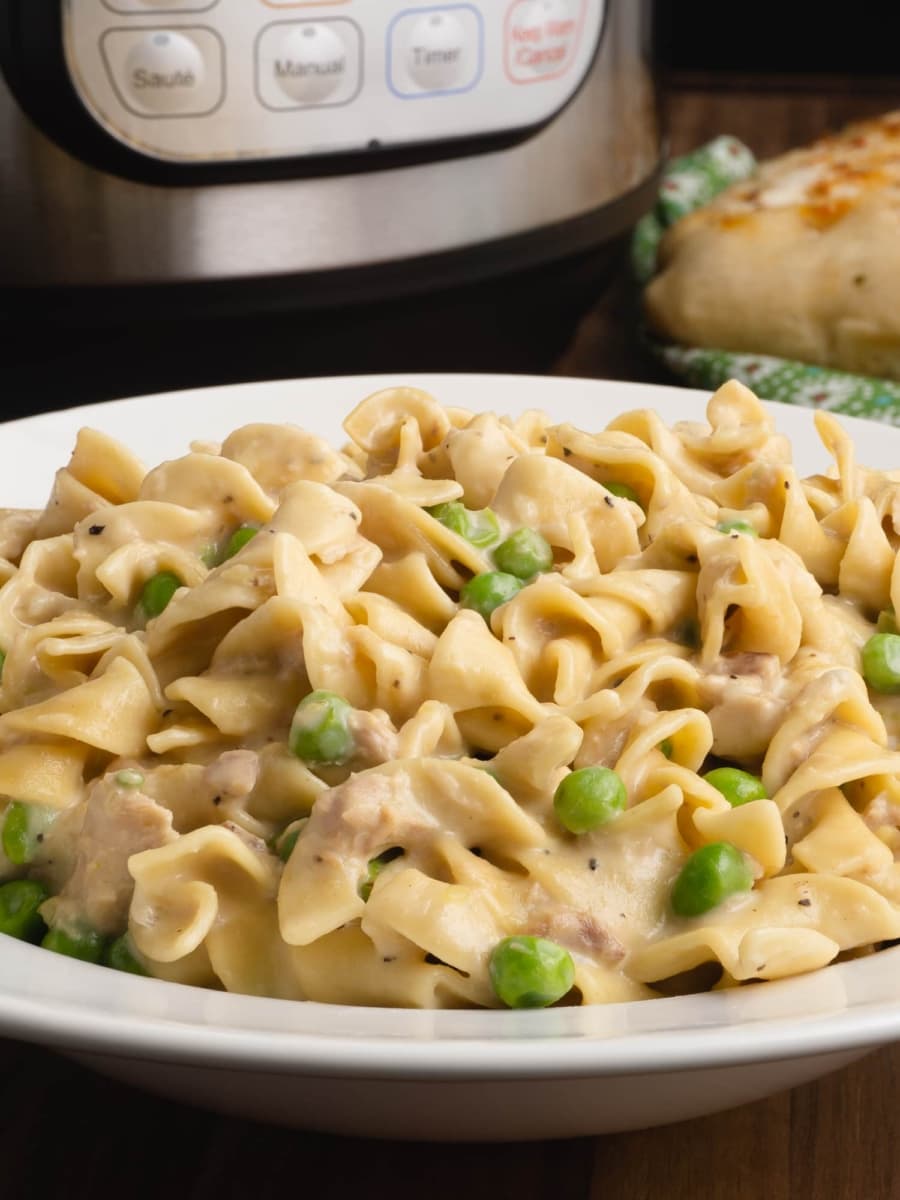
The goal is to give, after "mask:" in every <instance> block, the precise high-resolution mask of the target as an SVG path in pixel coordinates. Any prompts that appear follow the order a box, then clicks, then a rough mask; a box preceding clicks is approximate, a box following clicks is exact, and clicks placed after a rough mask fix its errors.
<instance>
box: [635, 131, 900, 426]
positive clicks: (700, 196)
mask: <svg viewBox="0 0 900 1200" xmlns="http://www.w3.org/2000/svg"><path fill="white" fill-rule="evenodd" d="M755 168H756V160H755V159H754V157H753V155H752V154H751V152H750V151H749V150H748V149H747V147H746V146H744V145H743V144H742V143H741V142H739V141H738V140H737V139H736V138H733V137H719V138H716V139H715V141H712V142H709V143H708V144H707V145H706V146H701V147H700V148H699V149H698V150H695V151H693V152H692V153H691V154H685V155H684V156H683V157H681V158H675V159H673V160H672V161H671V162H670V163H669V165H668V167H667V168H666V170H665V172H664V173H663V178H662V183H661V185H660V190H659V198H658V200H657V202H656V206H655V207H654V209H653V211H652V212H649V213H647V215H646V216H645V217H642V218H641V220H640V221H639V222H638V224H637V226H636V227H635V231H634V235H633V238H632V243H631V264H632V271H633V274H634V277H635V279H636V280H637V282H638V283H639V284H640V285H641V286H643V285H644V284H645V283H647V281H648V280H649V279H651V278H652V276H653V275H654V273H655V272H656V260H657V251H658V249H659V242H660V238H661V237H662V235H663V233H664V232H665V230H666V229H667V228H668V227H669V226H670V225H672V224H673V223H674V222H675V221H677V220H678V218H679V217H683V216H684V215H685V214H686V213H689V212H693V211H694V209H697V208H700V207H701V206H702V205H704V204H707V203H708V202H709V201H710V200H712V198H713V196H715V195H717V193H719V192H721V191H722V190H723V189H724V188H726V187H728V186H729V185H730V184H732V183H736V182H737V181H738V180H739V179H746V178H747V176H748V175H751V174H752V173H753V171H754V170H755ZM647 342H648V345H649V346H650V348H651V350H652V351H653V353H654V354H655V355H656V356H657V357H658V358H659V359H661V360H662V362H664V363H665V365H666V366H667V367H668V368H669V370H670V371H672V372H673V373H674V374H675V375H677V376H679V378H681V379H683V380H684V381H685V383H688V384H690V385H691V386H692V387H699V388H704V389H707V390H710V389H715V388H717V387H719V385H720V384H722V383H725V381H726V380H728V379H739V380H740V381H741V382H742V383H745V384H747V386H748V387H751V388H752V389H753V391H754V392H755V393H756V394H757V395H758V396H761V397H763V399H765V400H780V401H781V402H782V403H784V404H803V405H806V406H807V407H809V408H827V409H830V410H831V411H832V412H839V413H846V414H848V415H850V416H854V417H869V418H870V419H871V420H874V421H884V422H885V423H886V424H888V425H900V383H896V382H894V381H893V380H889V379H875V378H873V377H871V376H867V375H851V374H850V373H849V372H847V371H835V370H832V369H831V368H830V367H817V366H811V365H810V364H809V363H801V362H792V361H791V360H789V359H785V358H774V357H772V356H771V355H768V354H738V353H735V352H733V351H730V350H716V349H707V348H700V347H692V346H678V345H673V344H671V343H663V342H659V341H656V340H654V339H653V338H650V337H648V338H647Z"/></svg>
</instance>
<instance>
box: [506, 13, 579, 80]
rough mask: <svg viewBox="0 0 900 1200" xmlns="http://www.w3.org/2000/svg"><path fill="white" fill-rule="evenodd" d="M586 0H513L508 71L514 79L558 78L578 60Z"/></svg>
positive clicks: (508, 23)
mask: <svg viewBox="0 0 900 1200" xmlns="http://www.w3.org/2000/svg"><path fill="white" fill-rule="evenodd" d="M582 6H583V0H513V3H512V5H511V6H510V8H509V11H508V13H507V18H506V36H505V43H506V73H507V75H508V76H509V78H510V79H511V80H512V81H513V83H535V82H536V81H538V80H540V79H555V78H556V77H557V76H559V75H562V74H563V73H564V72H565V71H567V70H568V69H569V67H570V66H571V65H572V63H573V62H574V60H575V54H576V51H577V49H578V42H579V39H580V36H581V26H582V11H581V10H582Z"/></svg>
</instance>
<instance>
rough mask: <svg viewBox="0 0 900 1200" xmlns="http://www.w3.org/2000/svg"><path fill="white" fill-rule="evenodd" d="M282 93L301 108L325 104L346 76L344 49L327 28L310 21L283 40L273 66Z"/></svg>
mask: <svg viewBox="0 0 900 1200" xmlns="http://www.w3.org/2000/svg"><path fill="white" fill-rule="evenodd" d="M272 69H273V71H274V73H275V79H276V80H277V82H278V86H279V87H280V88H281V90H282V91H283V92H284V93H285V94H286V95H288V96H290V97H291V99H292V100H298V101H299V102H300V103H301V104H316V103H318V102H320V101H322V100H325V99H326V98H327V97H328V96H330V95H331V94H332V92H336V91H337V89H338V88H339V87H340V86H341V83H342V82H343V80H344V78H345V77H346V74H347V47H346V46H345V45H344V42H343V41H342V39H341V38H340V37H339V36H338V35H337V34H336V33H335V32H334V30H333V29H329V28H328V26H327V25H320V24H319V23H318V22H315V21H310V22H309V24H307V25H303V26H302V28H299V29H292V30H291V31H290V33H288V34H286V35H285V37H284V39H283V40H282V43H281V47H280V52H279V53H278V55H277V56H276V58H275V60H274V62H273V63H272Z"/></svg>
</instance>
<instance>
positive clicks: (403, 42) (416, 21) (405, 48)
mask: <svg viewBox="0 0 900 1200" xmlns="http://www.w3.org/2000/svg"><path fill="white" fill-rule="evenodd" d="M483 42H484V37H483V27H482V22H481V16H480V14H479V13H478V11H477V10H476V9H475V8H473V7H472V6H471V5H469V4H456V5H447V6H446V7H442V8H419V9H410V10H408V11H407V12H404V13H400V14H399V15H398V16H397V17H395V18H394V20H393V21H392V22H391V25H390V28H389V30H388V85H389V86H390V88H391V90H392V91H393V92H395V93H396V94H397V95H399V96H404V97H406V98H413V97H416V96H433V95H439V94H440V93H442V92H447V93H452V92H465V91H468V90H469V89H470V88H473V87H474V86H475V84H476V83H477V82H478V80H479V79H480V77H481V71H482V59H483Z"/></svg>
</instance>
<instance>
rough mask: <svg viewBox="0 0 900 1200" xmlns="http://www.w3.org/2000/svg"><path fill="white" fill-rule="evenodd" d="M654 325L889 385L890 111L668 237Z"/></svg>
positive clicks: (805, 153) (762, 176) (787, 163)
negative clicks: (886, 381)
mask: <svg viewBox="0 0 900 1200" xmlns="http://www.w3.org/2000/svg"><path fill="white" fill-rule="evenodd" d="M659 268H660V269H659V273H658V274H657V275H656V277H655V278H654V279H653V280H652V281H651V282H650V284H649V285H648V287H647V289H646V291H645V295H644V301H645V312H646V317H647V321H648V324H649V326H650V327H651V329H652V330H653V331H654V332H655V333H657V334H659V335H662V336H664V337H666V338H669V339H672V340H674V341H677V342H682V343H685V344H687V345H692V346H708V347H717V348H719V349H723V350H733V351H741V352H750V353H755V354H774V355H779V356H781V357H784V358H791V359H798V360H800V361H802V362H809V363H818V364H820V365H822V366H830V367H839V368H842V369H843V370H846V371H853V372H857V373H860V374H866V375H879V376H884V377H889V378H894V379H900V112H892V113H888V114H886V115H885V116H882V117H878V118H876V119H874V120H870V121H865V122H861V123H859V124H855V125H851V126H849V127H848V128H847V129H845V130H843V131H842V132H841V133H838V134H835V135H833V136H829V137H825V138H822V139H821V140H820V141H817V142H815V143H814V144H813V145H812V146H809V147H806V148H804V149H800V150H794V151H791V152H790V153H788V154H784V155H782V156H780V157H779V158H775V159H772V160H770V161H769V162H767V163H764V164H763V165H762V166H761V167H760V169H759V170H758V172H757V173H756V174H755V175H754V176H753V177H752V178H751V179H748V180H745V181H743V182H741V183H738V184H734V185H733V186H731V187H729V188H728V189H726V190H725V191H724V192H722V193H721V194H720V195H719V196H717V197H716V199H715V200H713V201H712V203H710V204H708V205H706V206H704V207H703V208H700V209H698V210H697V211H695V212H693V213H690V214H689V215H688V216H686V217H683V218H682V219H681V220H680V221H677V222H676V224H675V225H673V226H672V228H671V229H670V230H668V232H667V233H666V234H665V236H664V238H663V240H662V242H661V245H660V253H659Z"/></svg>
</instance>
